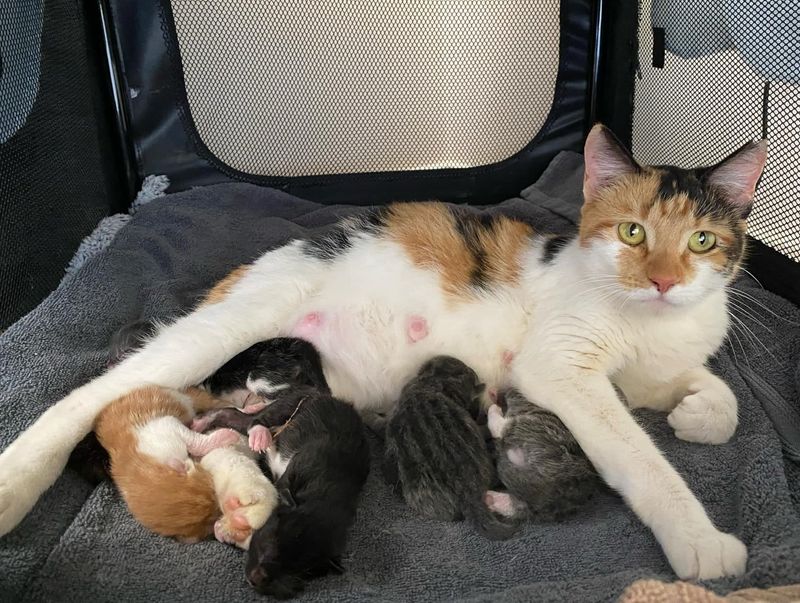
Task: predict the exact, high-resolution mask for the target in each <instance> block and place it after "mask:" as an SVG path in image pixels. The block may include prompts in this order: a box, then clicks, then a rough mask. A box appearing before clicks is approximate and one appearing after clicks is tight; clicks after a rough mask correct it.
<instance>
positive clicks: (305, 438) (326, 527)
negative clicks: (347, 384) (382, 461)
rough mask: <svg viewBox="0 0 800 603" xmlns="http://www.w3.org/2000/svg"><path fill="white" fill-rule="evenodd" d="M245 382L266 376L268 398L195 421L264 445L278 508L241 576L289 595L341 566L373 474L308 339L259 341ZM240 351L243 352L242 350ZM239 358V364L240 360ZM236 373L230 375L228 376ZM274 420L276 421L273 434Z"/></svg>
mask: <svg viewBox="0 0 800 603" xmlns="http://www.w3.org/2000/svg"><path fill="white" fill-rule="evenodd" d="M259 345H260V346H261V348H260V349H261V352H262V353H261V354H260V355H259V356H258V358H259V362H258V365H257V366H255V367H253V368H252V369H251V370H249V371H241V372H239V373H238V375H239V382H238V383H235V382H233V385H234V386H236V387H240V386H241V385H242V382H241V377H242V376H243V375H244V374H245V372H246V373H247V377H246V381H247V382H248V383H250V384H255V383H267V384H269V392H270V393H269V398H271V400H272V401H271V402H269V404H268V405H266V406H264V405H258V406H256V405H251V406H250V407H248V408H247V409H246V410H247V411H248V412H252V411H253V410H254V409H255V410H257V412H255V413H253V414H247V413H246V412H241V411H239V410H236V409H222V410H216V411H212V412H210V413H208V414H206V415H205V416H203V417H200V418H199V419H198V420H197V421H196V422H195V427H196V428H198V429H209V428H217V427H223V426H226V427H232V428H234V429H237V430H239V431H241V432H243V433H245V432H247V433H248V434H249V436H250V444H251V447H252V448H253V449H254V450H258V451H262V450H266V453H267V462H268V465H269V468H270V470H271V472H272V474H273V477H274V479H275V480H276V482H275V486H276V488H277V489H278V491H279V493H280V498H281V502H280V504H279V506H278V510H277V512H276V513H274V514H273V515H272V516H271V517H270V519H269V520H268V521H267V523H266V524H265V525H264V527H262V528H261V529H260V530H257V531H256V532H255V533H254V535H253V539H252V543H251V546H250V550H249V552H248V557H247V567H246V572H247V579H248V581H249V582H250V583H251V584H252V585H253V586H254V587H255V588H256V590H257V591H258V592H260V593H262V594H269V595H272V596H275V597H280V598H285V597H290V596H293V595H295V594H296V593H298V592H299V591H300V590H302V589H303V587H304V583H305V581H306V580H309V579H311V578H314V577H317V576H322V575H325V574H327V573H328V572H330V571H338V572H341V571H342V568H341V565H340V561H339V560H340V557H341V555H342V553H343V552H344V550H345V545H346V540H347V532H348V530H349V528H350V526H351V525H352V524H353V521H354V519H355V514H356V507H357V504H358V498H359V495H360V492H361V489H362V488H363V486H364V482H365V481H366V478H367V473H368V472H369V448H368V445H367V441H366V439H365V437H364V431H363V424H362V421H361V419H360V418H359V416H358V414H357V413H356V411H355V410H354V409H353V407H352V406H351V405H350V404H347V403H345V402H343V401H341V400H338V399H336V398H333V397H332V396H331V395H330V391H329V389H328V386H327V383H326V382H325V379H324V376H323V374H322V364H321V362H320V360H319V356H318V354H317V353H316V350H314V347H313V346H312V345H311V344H309V343H307V342H305V341H300V340H295V339H288V338H279V339H271V340H269V341H266V342H263V343H262V344H259ZM244 353H245V354H247V353H248V351H246V352H244ZM237 366H238V365H237ZM232 381H235V380H232ZM270 428H273V429H275V428H277V429H276V432H275V435H274V436H273V435H272V434H271V433H270Z"/></svg>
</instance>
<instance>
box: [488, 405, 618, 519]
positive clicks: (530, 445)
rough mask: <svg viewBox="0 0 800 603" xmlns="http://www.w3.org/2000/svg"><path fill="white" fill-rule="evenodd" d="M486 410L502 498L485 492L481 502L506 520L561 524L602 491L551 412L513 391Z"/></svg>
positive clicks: (592, 473) (573, 441) (576, 447)
mask: <svg viewBox="0 0 800 603" xmlns="http://www.w3.org/2000/svg"><path fill="white" fill-rule="evenodd" d="M505 404H506V405H507V410H506V412H505V416H504V414H503V411H502V409H501V408H500V406H499V405H497V404H494V405H492V406H490V407H489V410H488V425H489V431H490V432H491V434H492V437H494V438H495V439H496V441H495V449H496V456H497V473H498V476H499V478H500V481H501V482H502V483H503V485H504V486H505V487H506V488H507V489H508V492H507V493H501V492H494V491H490V492H488V493H487V495H486V502H487V504H488V506H489V508H490V509H492V510H493V511H494V512H496V513H499V514H501V515H504V516H506V517H515V518H530V519H535V520H540V521H553V520H561V519H563V518H565V517H567V516H568V515H570V514H571V513H574V512H575V511H577V509H578V508H580V506H581V505H583V504H584V503H585V502H586V501H587V500H588V499H589V498H591V497H592V495H593V494H594V493H595V492H596V491H597V490H599V489H600V488H602V487H603V482H602V481H601V479H600V477H599V476H598V475H597V472H596V471H595V468H594V467H593V466H592V464H591V462H589V459H588V458H586V455H585V454H584V453H583V450H581V447H580V446H579V445H578V442H577V441H576V440H575V438H574V437H573V436H572V434H571V433H570V431H569V430H568V429H567V428H566V426H565V425H564V424H563V423H562V422H561V420H560V419H559V418H558V417H556V416H555V415H554V414H553V413H551V412H548V411H546V410H544V409H543V408H541V407H539V406H536V405H535V404H533V403H532V402H530V401H528V400H527V399H526V398H524V397H523V396H522V394H520V393H519V392H518V391H516V390H509V391H508V392H506V394H505Z"/></svg>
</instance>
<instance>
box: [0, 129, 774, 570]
mask: <svg viewBox="0 0 800 603" xmlns="http://www.w3.org/2000/svg"><path fill="white" fill-rule="evenodd" d="M766 154H767V149H766V141H761V142H760V143H750V144H747V145H745V146H744V147H742V148H741V149H739V150H738V151H736V152H735V153H733V154H732V155H730V156H729V157H726V158H725V159H723V160H722V161H720V162H719V163H718V164H716V165H714V166H711V167H702V168H696V169H682V168H678V167H674V166H642V165H639V164H638V163H637V162H636V161H634V159H633V158H632V157H631V155H630V154H629V153H628V152H627V151H626V150H625V149H624V148H623V147H622V146H621V145H620V144H619V142H618V141H617V140H616V139H615V138H614V136H613V135H612V134H611V133H610V132H609V131H608V130H607V129H605V128H603V127H602V126H599V125H598V126H595V127H594V128H593V129H592V131H591V132H590V133H589V135H588V137H587V140H586V145H585V149H584V158H585V172H584V186H583V193H584V204H583V209H582V215H581V221H580V227H579V229H578V233H577V236H575V237H573V238H571V239H569V240H566V241H565V240H563V239H562V240H559V241H558V243H559V244H558V245H554V244H553V238H552V237H551V236H550V233H545V232H542V233H538V232H535V231H534V230H533V228H531V226H530V225H529V224H526V223H524V222H521V221H519V220H515V219H512V218H509V217H506V216H502V215H499V214H498V213H497V212H496V211H495V212H492V211H484V212H479V211H474V212H473V211H470V210H469V209H467V208H463V207H453V206H449V205H444V204H441V203H434V202H431V203H397V204H393V205H390V206H387V207H382V208H379V209H375V210H371V211H365V212H364V213H362V214H360V215H358V216H355V217H353V218H350V219H348V220H346V221H344V222H343V223H342V224H341V225H340V226H338V227H337V228H334V229H332V230H331V231H330V232H329V233H326V234H324V235H322V236H319V237H313V238H311V239H307V240H294V241H291V242H289V243H287V244H286V245H284V246H282V247H279V248H276V249H272V250H270V251H268V252H266V253H264V254H263V255H262V256H261V257H260V258H258V259H257V260H255V261H254V262H253V263H251V264H247V265H243V266H239V267H238V268H236V269H234V270H232V271H231V273H230V274H229V275H228V276H226V277H225V278H223V279H222V280H221V281H220V282H219V283H217V284H216V285H215V286H214V287H213V288H212V289H211V290H210V291H209V293H208V295H207V296H206V298H205V300H204V301H203V302H202V303H201V304H199V305H198V306H197V307H196V308H195V309H194V310H193V311H192V312H191V313H189V314H186V315H184V316H181V317H180V318H178V319H177V320H175V321H174V322H173V323H172V324H170V325H168V326H166V327H164V328H162V329H160V330H159V332H158V334H157V335H156V336H155V337H154V338H152V339H151V340H149V341H148V343H147V344H146V345H145V346H144V347H143V348H142V349H141V350H140V351H139V352H137V353H135V354H133V355H131V356H129V357H128V358H126V359H125V360H123V361H122V362H121V363H120V364H119V365H117V366H116V367H114V368H112V369H111V370H109V371H108V372H107V373H106V374H104V375H102V376H100V377H98V378H96V379H94V380H93V381H91V382H90V383H88V384H86V385H84V386H83V387H80V388H78V389H76V390H75V391H73V392H72V393H70V394H69V395H68V396H67V397H66V398H64V399H63V400H61V401H59V402H56V403H55V404H53V405H50V407H49V408H48V411H47V412H46V413H45V414H43V415H42V417H40V418H39V420H38V421H37V422H36V423H34V424H33V425H32V426H31V427H29V428H28V429H27V430H26V431H25V432H24V433H23V434H21V435H20V436H19V438H18V439H17V440H16V441H15V442H14V443H13V444H11V445H10V446H9V447H8V448H7V449H6V450H5V451H4V452H3V453H2V455H0V535H1V534H4V533H6V532H8V531H9V530H11V529H12V528H13V527H14V526H15V525H17V523H19V521H20V520H21V519H22V517H24V516H25V514H26V513H27V512H28V511H29V510H30V509H31V507H32V506H33V504H34V503H35V502H36V500H37V499H38V497H39V496H40V495H41V494H42V492H44V490H45V489H46V488H47V487H49V486H50V485H51V484H52V483H53V482H54V481H55V479H56V477H57V476H58V474H59V473H60V472H61V470H62V468H63V466H64V464H65V463H66V460H67V457H68V456H69V452H70V450H71V449H72V448H73V447H74V446H75V445H76V444H77V443H78V442H79V441H80V440H81V438H82V437H83V436H84V435H86V433H87V432H88V431H89V430H90V429H91V424H92V422H93V421H94V419H95V418H96V416H97V415H98V414H99V413H100V412H101V411H102V409H103V408H105V407H106V406H107V405H108V404H109V403H110V402H111V401H112V400H114V399H116V398H118V397H119V396H121V395H124V394H126V393H128V392H129V391H130V390H132V389H135V388H136V387H137V386H141V385H143V384H145V383H157V384H160V385H163V386H168V387H183V386H185V385H186V384H190V383H198V382H200V381H202V380H203V379H205V378H206V377H207V376H208V375H210V374H212V373H213V372H214V371H215V370H216V369H217V368H218V367H220V366H221V365H223V364H224V363H225V362H226V361H227V360H229V359H230V358H231V357H233V356H234V355H235V354H236V353H237V352H239V351H241V350H244V349H246V348H247V347H248V346H250V345H252V344H253V343H255V342H257V341H262V340H266V339H270V338H272V337H278V336H281V335H287V334H289V333H290V332H291V330H292V329H293V328H294V327H295V326H296V325H297V324H298V323H299V322H300V321H302V320H303V317H305V316H307V315H308V314H309V313H312V312H315V311H320V310H321V311H323V312H326V313H327V312H331V313H339V312H341V313H342V314H343V315H344V316H355V317H356V320H357V322H359V323H361V318H362V317H364V318H365V319H367V320H365V321H364V322H363V325H364V326H363V328H362V330H361V331H360V332H359V334H358V336H357V337H352V338H348V339H347V340H345V341H343V342H341V345H338V347H336V348H335V349H328V348H327V347H326V346H324V345H323V346H321V347H320V353H321V354H322V358H323V363H324V370H325V375H326V378H327V380H328V384H329V385H330V388H331V391H332V392H333V394H334V395H336V396H338V397H340V398H342V399H345V400H349V401H352V402H353V404H354V406H355V407H356V409H358V410H362V409H365V408H369V409H372V410H375V411H382V412H385V411H388V410H390V409H391V408H392V407H393V405H394V404H395V402H396V400H397V399H398V397H399V396H400V392H401V390H402V388H403V386H404V385H405V384H406V383H407V382H408V380H409V379H410V378H411V377H412V376H413V375H414V374H415V373H416V372H417V370H419V368H420V367H421V366H422V365H423V364H424V363H425V362H426V361H427V360H430V359H431V358H433V357H435V356H438V355H449V356H458V357H459V358H461V359H462V360H463V361H464V362H465V363H466V364H467V365H468V366H470V367H471V368H472V369H473V370H475V372H476V373H477V374H478V376H479V378H480V380H481V381H482V382H484V383H485V384H486V387H487V391H488V390H489V389H497V388H504V387H514V388H516V389H518V390H519V391H520V393H521V394H522V395H523V396H525V397H526V398H527V399H529V400H536V401H537V402H538V403H539V404H541V405H544V407H545V408H546V410H549V411H551V412H553V413H555V414H556V415H557V416H558V417H559V419H561V420H562V421H563V422H564V424H565V425H566V426H567V427H568V428H569V430H570V431H571V432H572V433H573V435H574V436H575V439H576V440H577V441H578V443H579V444H580V446H581V448H582V449H583V451H584V452H585V453H586V455H587V456H588V457H589V459H591V461H592V463H593V464H594V465H595V467H596V468H597V470H598V472H599V473H600V474H601V475H602V476H603V479H604V480H605V481H606V482H607V483H608V484H609V485H610V486H611V487H613V488H615V489H617V490H618V491H619V492H620V493H621V494H622V496H623V498H624V499H625V500H626V502H627V503H628V504H629V505H630V507H631V508H632V509H634V510H635V512H636V513H637V515H638V516H639V518H640V519H641V520H642V521H643V522H644V523H645V524H646V525H647V526H648V527H649V528H650V529H652V531H653V533H654V535H655V537H656V539H657V541H658V542H659V544H660V545H661V547H662V548H663V550H664V553H665V555H666V557H667V559H668V560H669V562H670V564H671V565H672V567H673V569H674V570H675V572H676V573H677V574H678V576H679V577H680V578H684V579H685V578H709V579H710V578H717V577H720V576H724V575H731V574H740V573H741V572H743V571H744V569H745V566H746V563H747V549H746V547H745V546H744V544H742V543H741V542H740V541H739V540H738V539H737V538H736V537H735V536H733V535H731V534H726V533H723V532H721V531H719V530H718V529H717V528H716V527H715V525H714V523H713V522H712V520H711V519H710V518H709V516H708V515H707V513H706V511H705V509H704V508H703V506H702V505H701V503H700V502H699V501H698V500H697V498H696V497H695V496H694V494H692V492H691V490H690V489H689V487H688V486H687V484H686V483H685V481H684V480H683V478H682V477H681V476H680V475H679V474H678V472H677V471H675V470H674V469H673V468H672V467H671V465H670V464H669V462H668V461H667V460H666V458H664V456H663V455H662V454H661V453H660V452H659V450H658V449H657V447H656V446H655V444H654V443H653V441H652V440H651V439H650V437H649V436H648V435H647V434H646V433H645V432H644V431H643V430H642V429H641V427H640V426H639V425H637V424H636V422H635V421H634V420H633V418H632V417H631V416H630V413H629V412H628V409H627V408H625V403H626V402H625V401H627V403H628V404H629V405H630V406H633V407H642V406H646V407H648V408H651V409H655V410H661V411H664V412H666V413H669V415H668V417H667V421H668V422H669V424H670V426H671V427H672V428H673V429H674V431H675V434H676V436H677V437H679V438H682V439H685V440H688V441H692V442H698V443H705V444H721V443H723V442H726V441H727V440H728V439H729V438H730V437H731V436H732V435H733V433H734V431H735V429H736V425H737V402H736V398H735V396H734V394H733V392H732V391H731V390H730V388H729V387H728V386H727V385H726V384H725V383H724V382H723V381H722V380H721V379H719V378H718V377H717V376H715V375H714V374H713V373H712V372H711V371H710V370H709V369H708V368H706V366H705V365H706V362H707V361H708V360H709V358H711V357H712V356H713V354H714V353H715V352H716V351H717V350H718V349H719V348H720V346H721V345H722V344H723V342H724V341H725V338H726V335H727V331H728V326H729V322H728V321H729V318H728V313H727V311H726V310H727V295H728V293H727V287H728V286H729V285H730V284H731V283H732V281H733V279H734V278H735V277H736V275H737V273H738V272H739V269H740V266H741V262H742V259H743V257H744V251H745V244H746V234H745V233H746V218H747V216H748V214H749V213H750V210H751V208H752V204H753V195H754V191H755V187H756V184H757V182H758V179H759V177H760V175H761V172H762V170H763V168H764V164H765V161H766ZM414 315H416V316H424V317H425V318H426V320H427V322H428V324H429V326H430V333H429V334H428V335H427V337H425V338H424V339H422V340H420V341H417V342H416V343H414V344H413V345H408V344H407V332H406V325H405V322H406V320H407V317H409V316H414ZM507 352H508V354H507ZM509 357H512V358H513V360H512V361H511V362H510V364H509V362H508V361H507V360H506V359H507V358H509ZM615 386H616V387H617V388H619V389H620V390H621V391H622V392H623V394H624V396H622V397H621V396H619V395H618V394H617V391H616V390H615Z"/></svg>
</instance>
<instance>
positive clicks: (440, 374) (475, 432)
mask: <svg viewBox="0 0 800 603" xmlns="http://www.w3.org/2000/svg"><path fill="white" fill-rule="evenodd" d="M482 391H483V385H482V384H481V383H479V381H478V376H477V375H476V374H475V372H474V371H473V370H472V369H470V368H469V367H468V366H467V365H465V364H464V363H463V362H461V361H460V360H456V359H455V358H450V357H446V356H439V357H437V358H434V359H433V360H430V361H429V362H427V363H426V364H425V365H424V366H423V367H422V369H420V372H419V374H418V375H417V377H416V378H414V379H413V380H412V381H411V382H409V383H408V385H406V386H405V387H404V388H403V391H402V393H401V396H400V401H399V402H398V404H397V408H396V409H395V410H394V412H393V413H392V414H391V415H390V416H389V420H388V422H387V426H386V453H385V458H384V473H385V475H386V479H387V481H389V482H390V483H393V484H396V485H398V486H399V487H400V490H401V491H402V494H403V498H404V499H405V501H406V503H407V504H408V506H409V507H411V508H412V509H413V510H414V511H415V512H416V513H418V514H419V515H422V516H423V517H428V518H431V519H440V520H445V521H455V520H460V519H464V518H466V519H468V520H469V521H470V522H471V523H472V524H474V525H475V527H476V528H477V529H478V530H479V531H480V532H481V533H482V534H484V535H486V536H488V537H489V538H493V539H501V538H507V537H509V536H510V535H511V534H512V533H513V531H514V526H512V525H510V524H506V523H504V522H503V521H502V520H501V519H499V518H498V517H496V516H495V515H494V514H493V513H492V512H491V511H490V510H489V509H488V508H487V506H486V504H485V503H484V495H485V494H486V492H487V490H489V488H490V487H491V484H492V480H493V477H494V468H493V466H492V459H491V456H490V455H489V452H488V450H487V449H486V444H485V442H484V439H483V436H482V435H481V431H480V429H479V427H478V425H477V423H476V418H477V416H478V413H479V409H480V402H479V395H480V393H481V392H482Z"/></svg>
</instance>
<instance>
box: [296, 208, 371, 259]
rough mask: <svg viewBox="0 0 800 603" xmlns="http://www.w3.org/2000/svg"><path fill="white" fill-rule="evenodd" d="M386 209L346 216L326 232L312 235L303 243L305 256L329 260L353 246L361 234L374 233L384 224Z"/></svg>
mask: <svg viewBox="0 0 800 603" xmlns="http://www.w3.org/2000/svg"><path fill="white" fill-rule="evenodd" d="M385 216H386V209H385V208H378V209H372V210H368V211H365V212H364V213H363V214H360V215H358V216H353V217H351V218H347V219H344V220H342V221H341V222H339V223H338V224H336V225H335V226H334V227H332V228H331V229H330V230H329V231H328V232H325V233H324V234H321V235H318V236H315V237H312V238H310V239H308V240H307V241H306V242H305V243H304V244H303V253H305V254H306V255H307V256H309V257H312V258H316V259H318V260H322V261H324V262H330V261H333V260H335V259H336V258H337V257H339V256H340V255H342V254H343V253H344V252H346V251H347V250H349V249H350V248H351V247H352V246H353V240H354V239H355V238H356V237H358V236H359V235H362V234H375V233H377V232H378V231H380V229H381V228H383V226H384V225H385Z"/></svg>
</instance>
